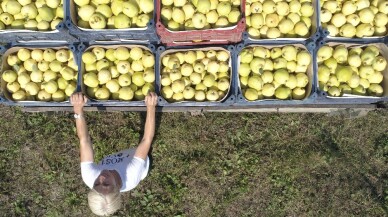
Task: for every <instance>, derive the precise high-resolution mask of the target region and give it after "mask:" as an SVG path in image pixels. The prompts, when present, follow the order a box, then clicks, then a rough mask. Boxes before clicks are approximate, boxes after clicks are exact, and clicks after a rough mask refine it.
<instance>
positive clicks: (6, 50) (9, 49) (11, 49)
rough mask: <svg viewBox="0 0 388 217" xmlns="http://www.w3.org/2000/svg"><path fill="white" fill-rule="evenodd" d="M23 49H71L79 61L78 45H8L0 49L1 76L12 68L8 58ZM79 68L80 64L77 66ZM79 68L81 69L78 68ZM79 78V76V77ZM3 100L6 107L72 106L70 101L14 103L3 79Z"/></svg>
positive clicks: (50, 43)
mask: <svg viewBox="0 0 388 217" xmlns="http://www.w3.org/2000/svg"><path fill="white" fill-rule="evenodd" d="M21 48H26V49H45V48H51V49H54V50H58V49H69V50H70V51H72V53H73V57H74V60H75V61H76V64H77V63H78V61H77V52H76V44H58V43H57V42H50V41H48V42H46V43H44V44H42V43H33V44H31V43H30V44H12V45H11V44H8V45H7V46H6V47H0V52H1V54H2V65H1V74H2V73H3V72H4V70H7V69H9V68H10V66H9V65H8V63H7V60H6V58H7V57H8V56H9V55H10V54H13V53H16V52H17V51H18V50H20V49H21ZM77 66H78V64H77ZM78 68H79V67H78ZM78 76H79V75H78ZM77 84H78V80H77ZM1 98H2V99H1V100H0V102H2V103H3V104H5V105H9V106H23V107H63V106H70V102H69V99H67V100H65V101H63V102H54V101H49V102H45V101H14V100H13V99H12V97H11V95H10V93H9V92H8V90H7V89H6V82H5V81H4V80H3V79H2V78H1Z"/></svg>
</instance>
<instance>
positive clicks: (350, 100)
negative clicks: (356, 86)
mask: <svg viewBox="0 0 388 217" xmlns="http://www.w3.org/2000/svg"><path fill="white" fill-rule="evenodd" d="M324 45H329V46H337V45H345V46H346V47H365V46H368V45H375V46H377V47H378V48H379V49H380V52H381V54H382V56H384V57H385V59H386V60H388V47H387V45H386V44H384V43H382V42H375V43H369V42H368V41H363V42H359V43H357V42H352V41H351V40H348V41H337V40H334V39H333V40H329V41H328V42H326V41H325V40H321V41H319V42H318V47H317V49H316V50H315V51H314V52H315V59H314V67H315V72H316V78H315V79H316V80H315V81H316V82H315V84H316V87H315V88H316V89H317V94H318V100H317V103H319V104H331V105H335V104H370V103H380V102H387V101H388V66H387V67H386V68H385V70H384V74H383V76H384V79H383V83H382V87H383V89H384V93H383V96H381V97H374V96H359V95H353V94H347V95H345V96H341V97H331V96H329V95H328V94H327V93H326V92H325V91H323V90H320V88H319V82H318V61H317V58H316V56H317V52H318V50H319V48H320V47H322V46H324Z"/></svg>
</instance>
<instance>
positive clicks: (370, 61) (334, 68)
mask: <svg viewBox="0 0 388 217" xmlns="http://www.w3.org/2000/svg"><path fill="white" fill-rule="evenodd" d="M386 68H387V60H386V59H385V58H384V57H383V56H382V54H381V53H380V50H379V48H378V47H376V46H375V45H369V46H362V47H361V46H358V47H346V46H345V45H337V46H333V47H331V46H329V45H324V46H322V47H321V48H320V49H319V50H318V81H319V88H320V90H322V91H326V92H327V93H328V94H329V96H336V97H337V96H343V95H344V94H353V95H369V96H382V95H383V93H384V91H383V86H382V82H383V79H384V76H386Z"/></svg>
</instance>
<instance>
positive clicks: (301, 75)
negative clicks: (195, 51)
mask: <svg viewBox="0 0 388 217" xmlns="http://www.w3.org/2000/svg"><path fill="white" fill-rule="evenodd" d="M267 4H268V3H267ZM267 4H266V5H267ZM270 6H271V5H270ZM266 7H268V6H266ZM311 62H312V60H311V55H310V53H309V52H308V51H307V50H305V49H302V48H299V47H294V46H292V45H286V46H282V47H273V48H267V47H261V46H253V47H247V48H244V49H243V50H242V51H241V52H240V54H239V69H238V74H239V80H240V87H241V91H242V94H243V95H244V97H245V99H247V100H248V101H255V100H261V99H281V100H286V99H296V100H300V99H304V98H305V97H306V96H307V95H306V94H307V88H308V84H309V76H308V75H307V71H308V69H309V67H310V65H311Z"/></svg>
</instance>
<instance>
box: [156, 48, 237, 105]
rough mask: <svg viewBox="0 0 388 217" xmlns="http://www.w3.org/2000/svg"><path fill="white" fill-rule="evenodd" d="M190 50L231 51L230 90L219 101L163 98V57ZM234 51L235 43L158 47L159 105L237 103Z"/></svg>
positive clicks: (157, 77)
mask: <svg viewBox="0 0 388 217" xmlns="http://www.w3.org/2000/svg"><path fill="white" fill-rule="evenodd" d="M189 50H202V51H207V50H219V51H220V50H223V51H227V52H228V53H229V67H230V86H229V90H228V92H227V93H226V94H225V96H224V97H223V98H222V99H221V100H219V101H214V102H212V101H203V102H197V101H179V102H168V101H167V100H166V99H164V98H163V96H162V94H161V88H162V85H161V70H162V68H161V66H162V58H163V57H164V56H165V55H167V54H171V53H175V52H179V51H181V52H182V51H183V52H184V51H189ZM234 52H235V47H234V46H233V45H229V46H226V45H224V46H213V47H208V46H206V47H205V46H189V47H183V46H181V47H171V48H168V49H166V48H165V47H163V46H160V47H158V49H157V52H156V56H157V58H156V59H157V67H158V70H157V74H156V84H157V89H156V90H157V93H158V95H159V103H158V104H159V105H161V106H179V107H181V106H182V107H184V106H204V107H207V106H231V105H233V104H234V103H235V99H236V97H235V92H234V90H235V87H234V83H235V82H234V81H233V79H234V77H235V71H234V69H233V67H232V62H233V60H232V59H233V57H234Z"/></svg>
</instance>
